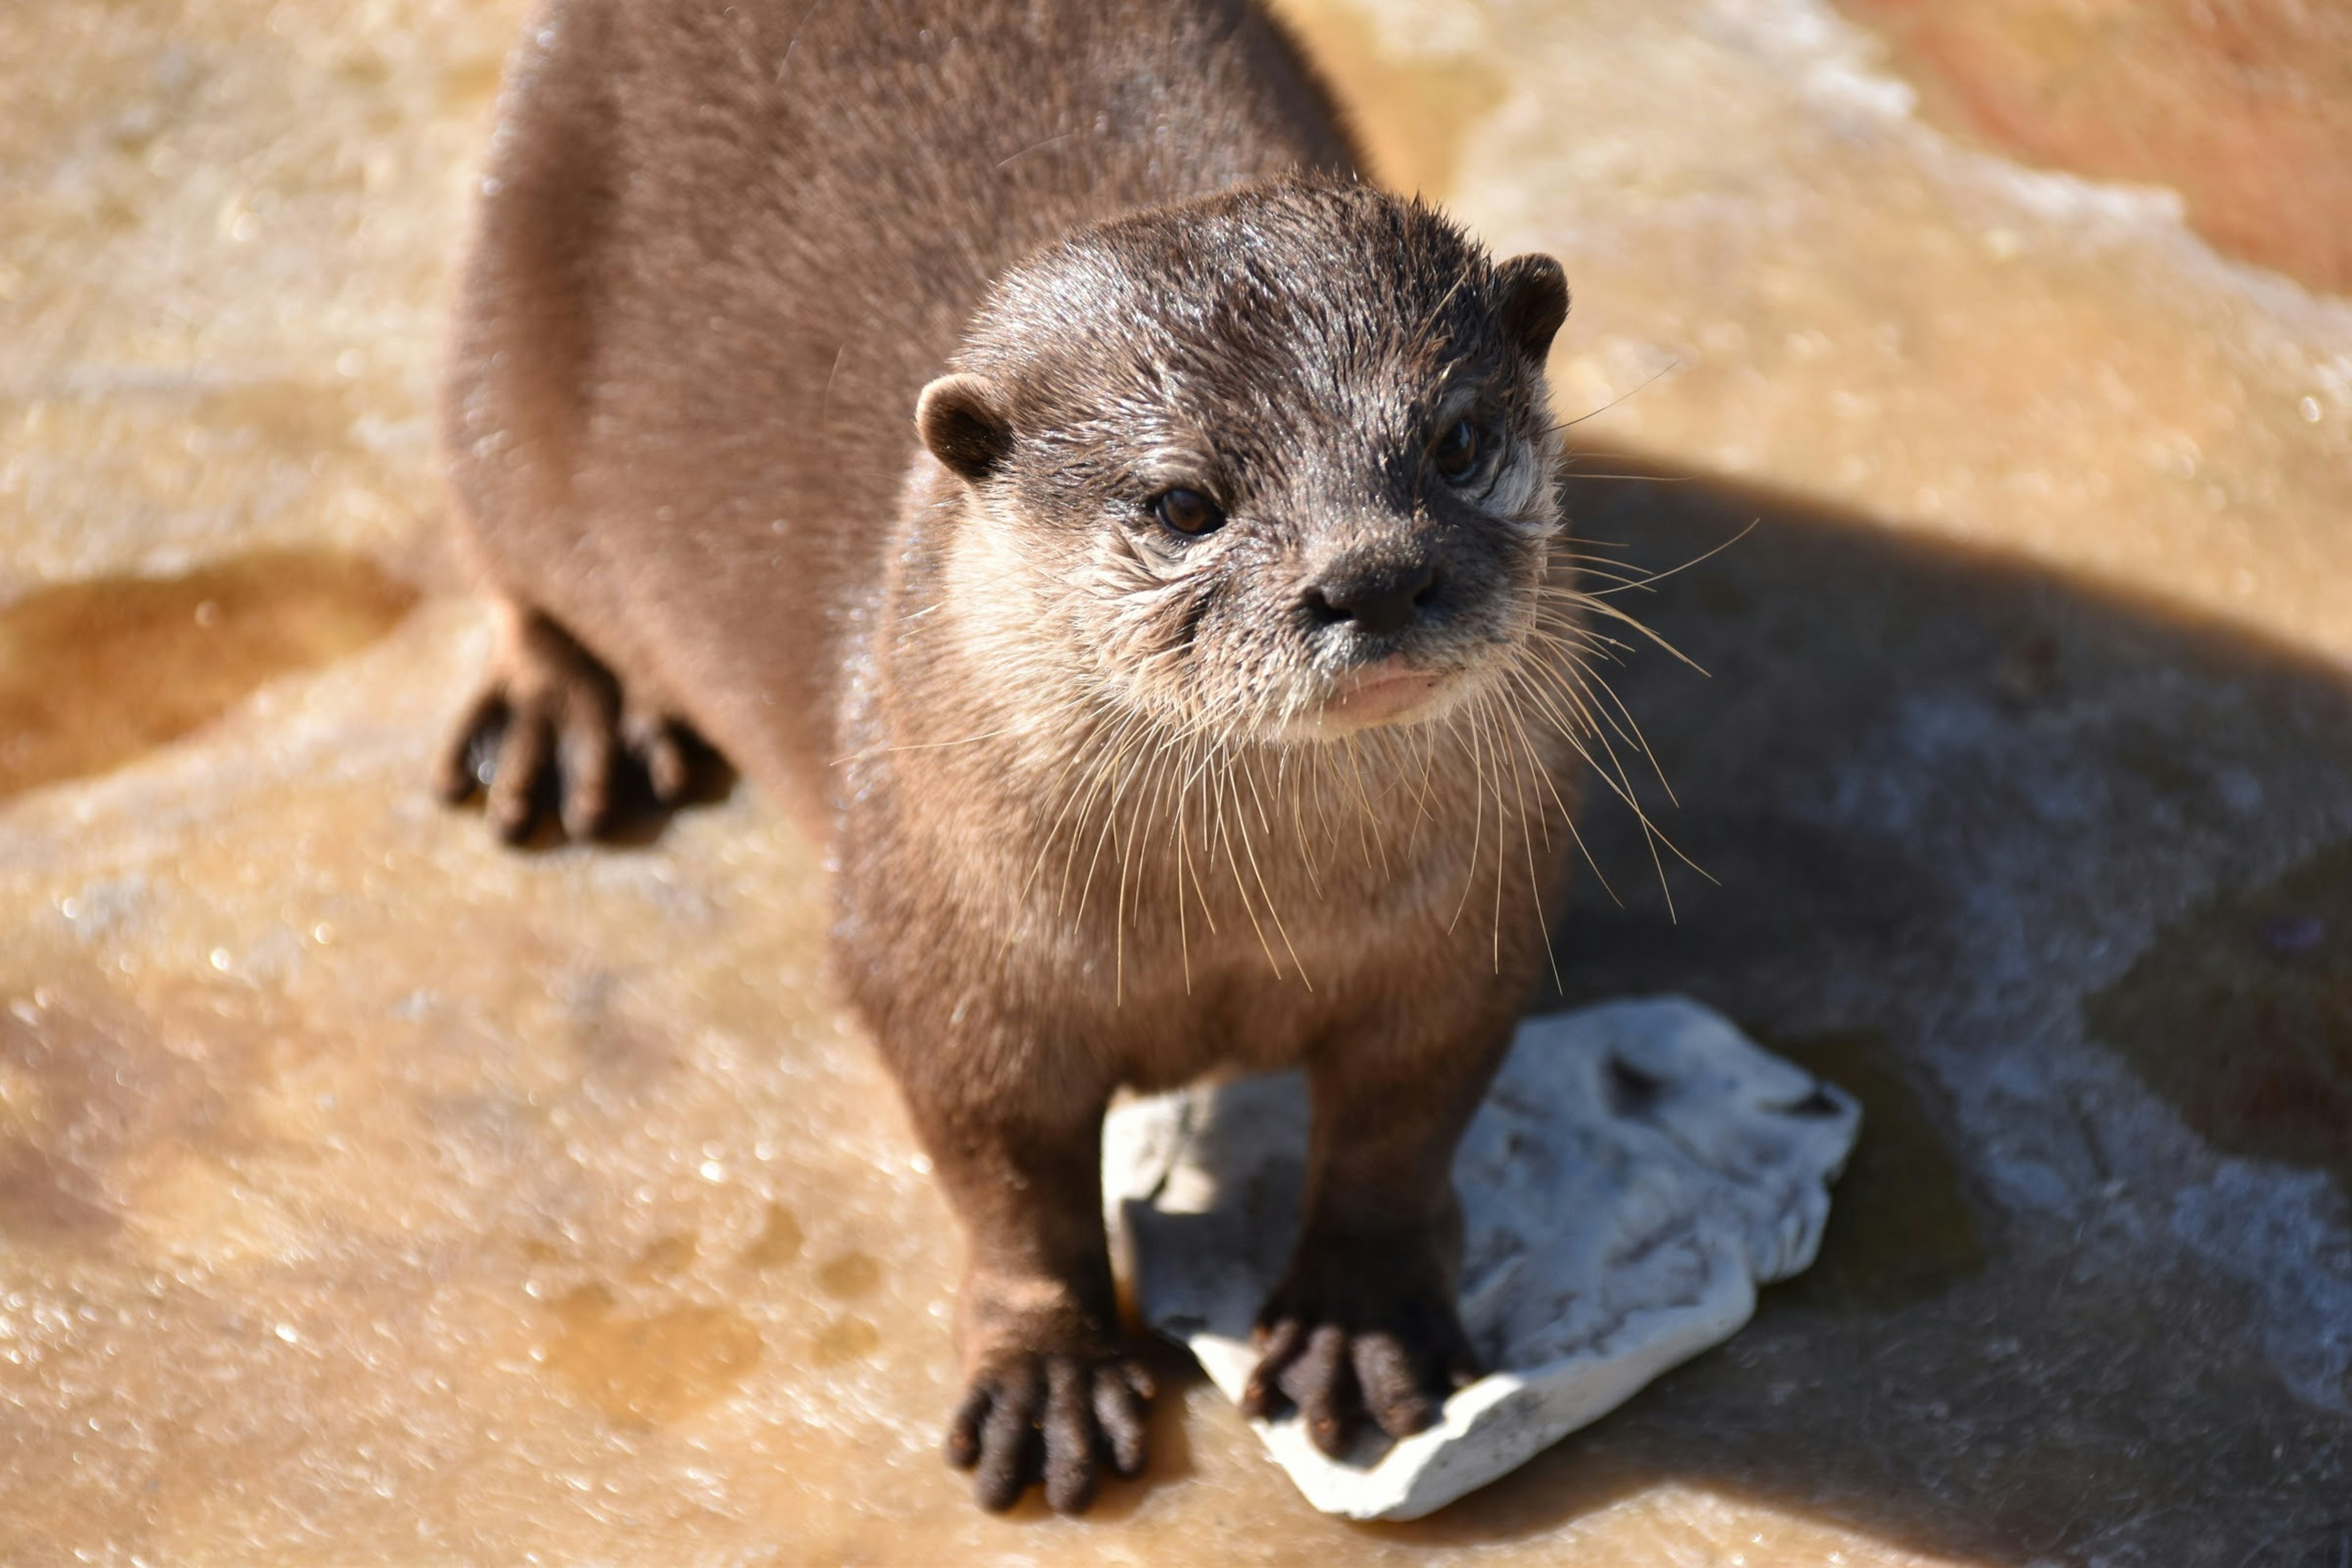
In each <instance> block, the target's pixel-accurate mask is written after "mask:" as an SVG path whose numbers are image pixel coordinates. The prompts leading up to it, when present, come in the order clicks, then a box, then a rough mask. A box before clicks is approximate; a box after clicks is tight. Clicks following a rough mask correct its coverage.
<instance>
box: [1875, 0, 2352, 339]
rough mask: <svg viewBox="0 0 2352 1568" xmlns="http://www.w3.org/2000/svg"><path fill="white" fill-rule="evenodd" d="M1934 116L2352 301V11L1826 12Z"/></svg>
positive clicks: (1915, 8) (2135, 3) (2196, 1)
mask: <svg viewBox="0 0 2352 1568" xmlns="http://www.w3.org/2000/svg"><path fill="white" fill-rule="evenodd" d="M1839 3H1840V4H1841V5H1843V8H1844V9H1845V10H1846V12H1847V13H1848V14H1849V15H1850V16H1853V18H1854V19H1855V20H1857V21H1860V22H1863V23H1865V24H1867V25H1869V26H1872V27H1873V28H1874V29H1875V30H1877V31H1878V32H1879V33H1880V34H1882V35H1883V36H1884V37H1885V38H1886V39H1887V40H1888V42H1889V43H1890V44H1891V45H1892V46H1893V48H1894V53H1895V65H1896V67H1897V68H1898V69H1900V70H1901V71H1902V73H1903V74H1904V75H1905V76H1906V78H1908V79H1910V80H1911V82H1912V83H1913V85H1915V86H1916V88H1917V89H1918V90H1919V96H1920V108H1921V110H1922V111H1923V112H1924V113H1925V114H1926V115H1927V118H1928V120H1930V121H1933V122H1935V123H1937V124H1939V125H1942V126H1944V127H1946V128H1948V129H1951V130H1956V131H1958V132H1962V133H1964V134H1967V135H1970V136H1973V137H1977V138H1979V139H1981V140H1983V141H1985V142H1990V143H1991V144H1993V145H1994V146H1995V147H1997V148H1999V149H2000V150H2001V151H2003V152H2005V153H2011V154H2013V155H2015V156H2017V157H2021V158H2023V159H2024V160H2026V161H2027V162H2028V163H2040V164H2045V165H2050V166H2053V167H2057V168H2063V169H2071V170H2074V171H2075V172H2077V173H2079V174H2088V175H2091V176H2093V177H2094V178H2097V179H2105V180H2130V181H2136V182H2145V183H2149V184H2162V185H2169V186H2171V187H2172V188H2173V189H2175V190H2177V191H2179V193H2180V195H2181V196H2182V198H2183V199H2184V200H2185V201H2186V202H2187V204H2188V208H2189V221H2190V222H2191V223H2192V224H2194V225H2195V226H2196V227H2197V230H2198V232H2200V234H2202V235H2204V236H2205V237H2207V238H2208V239H2210V240H2211V241H2212V242H2213V244H2214V245H2215V246H2217V247H2220V248H2221V249H2222V250H2225V251H2228V252H2230V253H2231V254H2232V255H2235V256H2239V257H2242V258H2245V259H2247V260H2249V261H2254V262H2258V263H2260V264H2261V265H2263V266H2264V267H2271V268H2277V269H2278V270H2279V271H2281V272H2284V273H2287V274H2288V275H2290V276H2292V277H2294V278H2297V279H2302V280H2303V281H2304V282H2305V283H2308V284H2311V285H2312V286H2314V287H2315V288H2319V289H2332V290H2334V291H2336V292H2339V293H2342V292H2347V291H2352V6H2347V5H2340V4H2313V3H2311V0H1978V3H1977V4H1974V5H1953V4H1951V3H1950V0H1839Z"/></svg>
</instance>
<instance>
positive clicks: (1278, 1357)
mask: <svg viewBox="0 0 2352 1568" xmlns="http://www.w3.org/2000/svg"><path fill="white" fill-rule="evenodd" d="M1258 1342H1259V1346H1260V1352H1259V1356H1258V1363H1257V1367H1256V1370H1255V1371H1254V1372H1252V1373H1250V1380H1249V1385H1248V1387H1247V1388H1246V1389H1244V1391H1243V1394H1242V1409H1243V1411H1244V1413H1245V1414H1247V1415H1251V1416H1254V1417H1256V1418H1258V1419H1260V1420H1267V1421H1271V1420H1276V1419H1279V1418H1280V1417H1282V1416H1284V1415H1288V1414H1290V1413H1291V1412H1292V1411H1294V1410H1295V1411H1297V1413H1298V1415H1300V1416H1301V1417H1302V1418H1303V1419H1304V1420H1305V1421H1306V1423H1307V1436H1309V1437H1310V1438H1312V1439H1313V1440H1314V1443H1315V1446H1316V1447H1318V1448H1320V1449H1322V1450H1323V1452H1325V1453H1326V1454H1328V1455H1330V1456H1331V1457H1332V1458H1335V1459H1336V1458H1342V1457H1344V1456H1345V1455H1346V1454H1347V1452H1348V1450H1349V1447H1351V1446H1352V1445H1353V1444H1354V1442H1355V1438H1356V1434H1357V1432H1358V1430H1359V1429H1360V1427H1361V1426H1363V1425H1364V1423H1365V1422H1366V1421H1368V1420H1369V1421H1370V1423H1371V1424H1372V1425H1373V1426H1378V1427H1379V1428H1380V1429H1381V1431H1383V1432H1385V1433H1387V1434H1388V1435H1389V1436H1391V1437H1409V1436H1412V1434H1414V1433H1415V1432H1419V1431H1421V1430H1423V1428H1425V1427H1428V1426H1433V1425H1435V1424H1436V1421H1437V1418H1438V1414H1439V1412H1440V1411H1441V1410H1442V1409H1443V1408H1444V1404H1445V1396H1446V1395H1447V1394H1451V1393H1453V1392H1454V1389H1456V1388H1458V1387H1460V1386H1461V1385H1462V1384H1465V1383H1467V1382H1469V1381H1470V1380H1471V1379H1473V1378H1475V1376H1477V1374H1478V1367H1477V1363H1476V1358H1475V1356H1474V1355H1473V1354H1472V1353H1471V1350H1470V1342H1469V1340H1468V1339H1467V1338H1466V1337H1465V1335H1464V1334H1463V1332H1462V1321H1461V1319H1460V1318H1459V1317H1458V1316H1456V1315H1455V1313H1454V1301H1453V1296H1452V1293H1451V1292H1450V1291H1448V1290H1447V1289H1445V1288H1444V1284H1443V1282H1442V1275H1440V1274H1439V1273H1438V1271H1437V1270H1434V1269H1429V1268H1390V1269H1386V1270H1383V1269H1381V1268H1377V1267H1375V1266H1371V1265H1370V1264H1369V1263H1368V1264H1367V1265H1366V1266H1364V1267H1357V1268H1349V1267H1345V1266H1339V1265H1331V1264H1327V1265H1325V1266H1322V1267H1319V1268H1316V1267H1304V1266H1299V1265H1294V1266H1293V1268H1292V1269H1291V1277H1290V1279H1287V1280H1286V1281H1285V1282H1284V1283H1283V1285H1282V1286H1281V1287H1280V1288H1278V1289H1276V1291H1275V1293H1274V1294H1273V1295H1272V1296H1271V1297H1269V1298H1268V1299H1267V1300H1266V1303H1265V1308H1264V1309H1263V1310H1260V1312H1259V1313H1258Z"/></svg>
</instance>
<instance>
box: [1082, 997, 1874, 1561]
mask: <svg viewBox="0 0 2352 1568" xmlns="http://www.w3.org/2000/svg"><path fill="white" fill-rule="evenodd" d="M1860 1128H1861V1111H1860V1109H1859V1107H1857V1106H1856V1105H1855V1103H1854V1101H1853V1099H1852V1097H1850V1096H1849V1095H1847V1094H1846V1093H1845V1092H1844V1091H1843V1090H1842V1089H1837V1088H1836V1087H1835V1086H1833V1085H1830V1084H1826V1083H1823V1082H1822V1081H1821V1080H1819V1079H1815V1078H1813V1077H1812V1076H1811V1074H1809V1073H1807V1072H1805V1071H1803V1070H1802V1069H1801V1068H1797V1067H1795V1066H1793V1065H1791V1064H1790V1063H1789V1062H1786V1061H1783V1060H1782V1059H1780V1058H1778V1057H1775V1056H1772V1055H1770V1054H1769V1053H1768V1052H1766V1051H1763V1050H1761V1049H1759V1047H1756V1046H1755V1045H1753V1044H1751V1043H1750V1042H1749V1041H1748V1039H1747V1038H1746V1037H1743V1036H1742V1035H1741V1034H1740V1033H1739V1032H1738V1030H1737V1029H1735V1028H1733V1027H1732V1026H1731V1025H1730V1024H1729V1023H1728V1022H1727V1021H1726V1020H1725V1019H1724V1018H1722V1017H1721V1016H1718V1015H1717V1014H1715V1013H1712V1012H1710V1011H1708V1010H1707V1009H1706V1008H1704V1007H1701V1006H1699V1005H1697V1004H1696V1003H1694V1002H1691V1001H1688V1000H1686V999H1684V998H1681V997H1662V998H1657V999H1653V1000H1643V1001H1629V1002H1613V1003H1609V1004H1607V1005H1601V1006H1597V1007H1590V1008H1586V1009H1584V1010H1582V1011H1580V1012H1576V1013H1570V1014H1562V1015H1558V1016H1551V1017H1547V1018H1538V1019H1534V1020H1531V1021H1529V1022H1528V1024H1526V1025H1525V1026H1522V1027H1521V1029H1520V1030H1519V1037H1518V1039H1517V1042H1516V1043H1515V1044H1514V1045H1513V1047H1512V1048H1511V1054H1510V1057H1509V1058H1508V1059H1507V1061H1506V1062H1505V1063H1504V1066H1503V1069H1502V1071H1501V1073H1500V1074H1498V1075H1497V1077H1496V1080H1495V1086H1494V1089H1492V1091H1491V1092H1490V1093H1489V1094H1488V1095H1487V1097H1486V1104H1485V1105H1484V1106H1483V1107H1482V1108H1481V1109H1480V1110H1479V1112H1478V1115H1477V1117H1476V1118H1475V1120H1474V1121H1472V1123H1471V1125H1470V1130H1469V1132H1468V1134H1467V1135H1466V1136H1465V1138H1464V1140H1463V1143H1462V1149H1461V1152H1460V1153H1459V1155H1458V1156H1457V1158H1456V1159H1455V1161H1454V1182H1455V1185H1456V1186H1457V1187H1458V1189H1459V1190H1460V1193H1461V1195H1462V1206H1463V1217H1464V1220H1465V1227H1466V1232H1465V1248H1464V1261H1463V1270H1462V1296H1461V1308H1462V1321H1463V1326H1464V1327H1465V1329H1466V1330H1467V1331H1468V1332H1469V1335H1470V1338H1471V1342H1472V1343H1473V1344H1475V1346H1476V1347H1477V1350H1478V1352H1479V1354H1480V1356H1481V1357H1482V1358H1483V1360H1484V1363H1485V1364H1486V1366H1488V1367H1490V1368H1492V1369H1494V1370H1492V1371H1491V1372H1490V1373H1488V1374H1487V1375H1486V1376H1485V1377H1483V1378H1481V1379H1479V1380H1478V1381H1477V1382H1476V1383H1474V1384H1470V1385H1469V1386H1468V1387H1466V1388H1464V1389H1461V1390H1459V1391H1457V1392H1456V1393H1455V1394H1454V1395H1453V1396H1452V1397H1451V1398H1450V1399H1448V1400H1447V1401H1446V1405H1445V1412H1444V1420H1443V1421H1442V1422H1440V1423H1439V1424H1438V1425H1437V1426H1433V1427H1432V1428H1431V1429H1430V1430H1428V1431H1426V1432H1423V1433H1420V1434H1418V1435H1416V1436H1412V1437H1410V1438H1408V1439H1406V1440H1405V1441H1403V1442H1402V1443H1396V1444H1391V1443H1389V1442H1388V1441H1387V1440H1386V1439H1385V1438H1382V1437H1380V1436H1377V1435H1372V1436H1367V1437H1366V1438H1365V1439H1364V1440H1363V1441H1362V1442H1361V1443H1360V1445H1359V1447H1358V1449H1357V1451H1356V1452H1355V1453H1353V1454H1351V1455H1350V1456H1349V1458H1348V1459H1347V1460H1346V1461H1337V1460H1333V1459H1329V1458H1325V1457H1324V1456H1323V1454H1321V1453H1320V1452H1318V1450H1317V1449H1316V1447H1314V1445H1313V1444H1312V1443H1310V1442H1309V1441H1308V1440H1307V1434H1306V1431H1305V1429H1304V1428H1303V1426H1301V1425H1300V1423H1299V1422H1297V1420H1295V1419H1293V1420H1285V1421H1280V1422H1273V1423H1267V1422H1255V1423H1253V1425H1254V1426H1255V1427H1256V1429H1257V1433H1258V1436H1260V1437H1262V1438H1264V1439H1265V1446H1266V1447H1267V1448H1268V1449H1269V1450H1270V1451H1271V1452H1272V1454H1273V1456H1274V1458H1275V1459H1276V1461H1277V1462H1278V1463H1279V1464H1280V1465H1281V1466H1282V1467H1283V1468H1284V1469H1286V1470H1287V1471H1288V1472H1289V1473H1290V1476H1291V1479H1293V1480H1295V1481H1297V1484H1298V1489H1300V1490H1301V1491H1303V1492H1305V1493H1306V1494H1307V1500H1308V1501H1310V1502H1312V1503H1313V1504H1314V1505H1315V1506H1316V1507H1317V1508H1318V1509H1321V1510H1324V1511H1325V1512H1327V1513H1337V1514H1344V1515H1346V1516H1348V1517H1349V1518H1352V1519H1417V1518H1419V1517H1421V1516H1422V1515H1423V1514H1425V1513H1428V1512H1430V1511H1431V1510H1434V1509H1438V1508H1442V1507H1444V1505H1445V1504H1446V1503H1449V1502H1451V1501H1453V1500H1454V1499H1455V1498H1458V1497H1460V1496H1462V1495H1463V1494H1464V1493H1465V1492H1467V1491H1471V1490H1473V1489H1475V1488H1478V1487H1481V1486H1484V1485H1486V1483H1487V1482H1488V1481H1491V1480H1493V1479H1496V1477H1498V1476H1501V1475H1504V1474H1506V1473H1507V1472H1508V1471H1510V1470H1512V1469H1514V1468H1517V1467H1518V1466H1519V1465H1521V1464H1523V1463H1525V1462H1526V1461H1527V1460H1528V1458H1530V1457H1532V1456H1533V1455H1535V1454H1536V1453H1538V1452H1539V1451H1541V1450H1542V1449H1544V1448H1546V1447H1549V1446H1550V1445H1552V1444H1553V1443H1556V1442H1558V1441H1559V1439H1560V1438H1561V1437H1563V1436H1566V1435H1567V1434H1569V1433H1570V1432H1572V1431H1574V1430H1576V1429H1577V1428H1578V1427H1580V1426H1584V1425H1586V1424H1587V1423H1589V1422H1591V1421H1593V1420H1596V1419H1598V1418H1599V1417H1600V1416H1601V1415H1605V1414H1606V1413H1607V1412H1609V1411H1610V1410H1612V1409H1614V1408H1615V1407H1616V1406H1617V1405H1620V1404H1622V1402H1623V1401H1624V1400H1625V1399H1626V1398H1628V1397H1629V1396H1630V1395H1632V1394H1633V1393H1634V1392H1635V1391H1636V1390H1638V1389H1639V1388H1641V1387H1642V1385H1643V1384H1646V1383H1648V1382H1649V1381H1650V1380H1651V1379H1652V1378H1654V1377H1655V1376H1657V1375H1658V1374H1659V1373H1662V1372H1664V1371H1665V1370H1666V1369H1667V1368H1669V1367H1672V1366H1675V1364H1677V1363H1681V1362H1684V1361H1686V1360H1688V1359H1689V1358H1690V1357H1692V1356H1694V1355H1696V1354H1697V1353H1698V1352H1700V1351H1703V1350H1705V1349H1706V1348H1707V1347H1708V1346H1710V1345H1713V1344H1717V1343H1719V1342H1722V1341H1723V1340H1725V1339H1727V1338H1728V1337H1729V1336H1730V1335H1731V1334H1732V1333H1733V1331H1736V1330H1737V1329H1738V1328H1739V1326H1740V1325H1741V1324H1742V1323H1745V1322H1746V1321H1748V1316H1749V1314H1750V1313H1751V1312H1753V1311H1754V1310H1755V1306H1756V1288H1757V1287H1758V1286H1759V1285H1760V1284H1765V1283H1769V1282H1770V1281H1772V1280H1775V1279H1786V1278H1787V1277H1789V1276H1790V1275H1791V1274H1794V1273H1797V1272H1798V1271H1799V1270H1801V1269H1802V1268H1805V1267H1806V1265H1808V1264H1810V1263H1811V1261H1812V1260H1813V1254H1814V1252H1815V1250H1816V1249H1817V1248H1818V1247H1820V1245H1821V1237H1822V1225H1823V1223H1824V1222H1825V1221H1826V1220H1827V1219H1828V1217H1829V1191H1828V1184H1829V1183H1830V1182H1832V1181H1833V1180H1834V1179H1835V1178H1836V1176H1837V1174H1838V1172H1839V1171H1840V1170H1841V1169H1842V1168H1843V1165H1844V1163H1845V1157H1846V1154H1847V1152H1848V1151H1849V1150H1851V1149H1852V1148H1853V1140H1854V1135H1855V1133H1856V1132H1857V1131H1860ZM1306 1144H1307V1094H1306V1088H1305V1084H1304V1083H1303V1081H1302V1080H1301V1079H1300V1078H1299V1077H1298V1075H1297V1074H1296V1073H1286V1074H1281V1075H1278V1076H1276V1077H1272V1078H1262V1079H1244V1080H1242V1081H1239V1082H1234V1083H1228V1084H1222V1085H1216V1086H1213V1087H1207V1088H1202V1089H1187V1090H1184V1091H1182V1092H1181V1093H1177V1094H1170V1095H1162V1096H1160V1097H1158V1098H1156V1099H1152V1100H1139V1101H1137V1102H1135V1103H1133V1104H1129V1105H1125V1106H1121V1107H1120V1108H1119V1109H1118V1110H1116V1111H1114V1112H1113V1113H1112V1115H1111V1118H1110V1121H1109V1122H1108V1125H1107V1127H1106V1129H1105V1140H1104V1193H1105V1196H1106V1201H1107V1202H1108V1204H1109V1205H1110V1210H1111V1214H1112V1217H1113V1223H1114V1226H1116V1227H1117V1228H1118V1230H1120V1231H1121V1232H1123V1235H1122V1236H1121V1237H1120V1245H1121V1247H1122V1250H1123V1251H1124V1252H1125V1254H1126V1256H1127V1258H1128V1260H1129V1268H1131V1269H1132V1271H1133V1277H1134V1279H1135V1282H1136V1290H1137V1295H1138V1298H1139V1300H1140V1302H1141V1305H1142V1310H1143V1316H1144V1319H1145V1321H1148V1322H1149V1323H1150V1324H1151V1326H1152V1327H1153V1328H1155V1329H1157V1330H1159V1331H1160V1332H1162V1333H1165V1334H1168V1335H1170V1336H1171V1337H1172V1338H1175V1339H1178V1340H1181V1341H1182V1342H1185V1343H1186V1344H1188V1345H1190V1346H1191V1347H1192V1352H1193V1353H1194V1354H1195V1355H1196V1356H1198V1357H1199V1358H1200V1362H1201V1364H1202V1367H1203V1368H1204V1369H1206V1371H1207V1372H1208V1374H1209V1376H1210V1378H1211V1379H1212V1380H1213V1382H1214V1383H1215V1384H1216V1385H1217V1386H1218V1387H1219V1388H1220V1389H1222V1390H1223V1391H1224V1393H1225V1394H1227V1395H1228V1396H1230V1397H1233V1398H1235V1399H1238V1398H1239V1397H1240V1394H1241V1392H1242V1387H1243V1384H1244V1383H1245V1382H1246V1381H1247V1379H1248V1376H1249V1373H1250V1369H1251V1368H1252V1367H1253V1366H1254V1365H1255V1363H1256V1359H1257V1357H1256V1352H1255V1349H1253V1347H1252V1345H1251V1342H1250V1329H1251V1323H1252V1320H1253V1318H1254V1317H1255V1313H1256V1310H1257V1308H1258V1304H1259V1302H1260V1301H1261V1300H1264V1298H1265V1292H1266V1291H1267V1289H1269V1288H1270V1287H1271V1286H1272V1285H1273V1283H1274V1282H1275V1279H1276V1277H1277V1276H1278V1275H1279V1273H1280V1272H1281V1269H1282V1266H1283V1262H1284V1260H1285V1258H1286V1256H1287V1254H1288V1251H1289V1248H1290V1243H1291V1238H1292V1237H1293V1236H1294V1235H1295V1234H1296V1231H1297V1205H1298V1193H1299V1187H1300V1172H1301V1166H1302V1163H1303V1160H1304V1154H1305V1150H1306Z"/></svg>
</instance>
